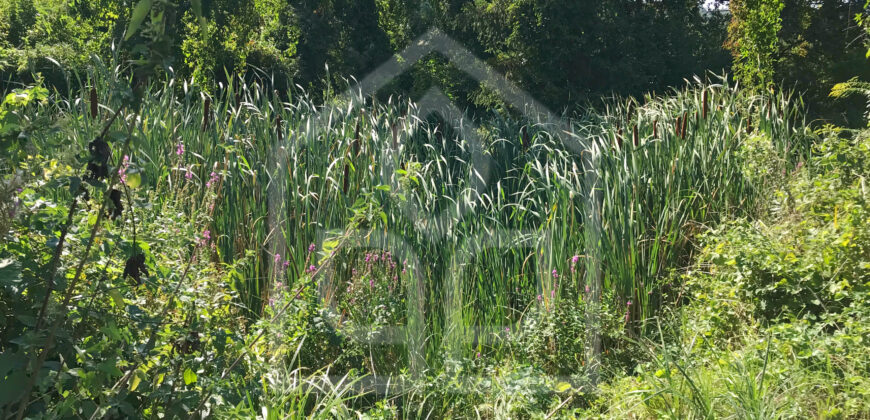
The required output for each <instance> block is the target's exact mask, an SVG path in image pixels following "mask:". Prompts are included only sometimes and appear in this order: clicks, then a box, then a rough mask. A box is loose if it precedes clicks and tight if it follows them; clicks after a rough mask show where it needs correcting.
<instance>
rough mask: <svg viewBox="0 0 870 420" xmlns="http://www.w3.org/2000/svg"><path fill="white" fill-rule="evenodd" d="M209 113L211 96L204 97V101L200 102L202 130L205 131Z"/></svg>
mask: <svg viewBox="0 0 870 420" xmlns="http://www.w3.org/2000/svg"><path fill="white" fill-rule="evenodd" d="M210 113H211V98H208V97H206V98H205V102H203V104H202V130H201V131H205V129H206V128H208V123H209V114H210Z"/></svg>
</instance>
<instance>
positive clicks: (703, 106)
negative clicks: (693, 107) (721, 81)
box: [701, 89, 709, 120]
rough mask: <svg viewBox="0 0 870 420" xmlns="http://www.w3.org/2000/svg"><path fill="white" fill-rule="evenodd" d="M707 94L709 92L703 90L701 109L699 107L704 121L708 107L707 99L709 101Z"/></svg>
mask: <svg viewBox="0 0 870 420" xmlns="http://www.w3.org/2000/svg"><path fill="white" fill-rule="evenodd" d="M708 92H709V91H708V90H707V89H704V95H703V100H702V102H703V105H702V107H701V110H702V112H701V116H702V117H703V118H704V119H705V120H706V119H707V107H708V105H709V103H708V99H709V98H708V97H707V94H708Z"/></svg>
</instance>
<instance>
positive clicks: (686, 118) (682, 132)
mask: <svg viewBox="0 0 870 420" xmlns="http://www.w3.org/2000/svg"><path fill="white" fill-rule="evenodd" d="M688 125H689V112H688V111H684V112H683V126H682V128H681V129H680V138H681V139H685V138H686V127H687V126H688Z"/></svg>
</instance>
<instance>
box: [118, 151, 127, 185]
mask: <svg viewBox="0 0 870 420" xmlns="http://www.w3.org/2000/svg"><path fill="white" fill-rule="evenodd" d="M129 167H130V156H127V155H124V161H123V162H122V163H121V167H120V168H118V175H120V176H121V182H127V169H128V168H129Z"/></svg>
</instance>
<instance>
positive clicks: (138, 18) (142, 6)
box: [124, 0, 153, 41]
mask: <svg viewBox="0 0 870 420" xmlns="http://www.w3.org/2000/svg"><path fill="white" fill-rule="evenodd" d="M152 2H153V0H139V3H138V4H136V8H134V9H133V13H132V14H131V15H130V23H129V24H128V25H127V33H126V34H125V35H124V40H125V41H126V40H128V39H130V38H131V37H132V36H133V35H135V34H136V32H138V31H139V27H140V26H142V22H143V21H145V16H147V15H148V12H149V11H150V10H151V3H152Z"/></svg>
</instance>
